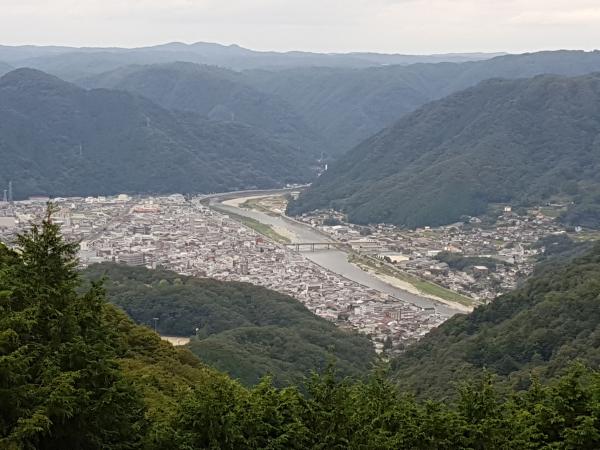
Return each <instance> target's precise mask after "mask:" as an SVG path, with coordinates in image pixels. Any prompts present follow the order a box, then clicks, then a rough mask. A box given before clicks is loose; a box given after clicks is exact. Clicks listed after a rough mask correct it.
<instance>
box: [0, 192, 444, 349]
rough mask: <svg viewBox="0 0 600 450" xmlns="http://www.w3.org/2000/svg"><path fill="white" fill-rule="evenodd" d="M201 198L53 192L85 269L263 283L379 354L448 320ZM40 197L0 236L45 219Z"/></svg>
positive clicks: (9, 207) (6, 210) (10, 208)
mask: <svg viewBox="0 0 600 450" xmlns="http://www.w3.org/2000/svg"><path fill="white" fill-rule="evenodd" d="M201 200H202V199H201V198H192V199H186V198H185V197H184V196H182V195H179V194H176V195H170V196H164V197H130V196H128V195H118V196H114V197H88V198H59V199H54V200H53V203H54V204H55V205H56V206H57V208H58V211H57V212H56V213H55V214H54V215H53V220H54V221H55V222H56V223H59V224H61V226H62V231H63V233H64V235H65V236H66V237H67V238H68V239H71V240H77V241H79V242H80V254H79V257H80V263H81V265H82V266H87V265H90V264H94V263H101V262H106V261H112V262H118V263H123V264H128V265H134V266H136V265H140V266H141V265H143V266H147V267H149V268H159V267H160V268H165V269H169V270H173V271H175V272H178V273H180V274H182V275H191V276H200V277H211V278H215V279H218V280H226V281H240V282H248V283H253V284H257V285H260V286H264V287H267V288H270V289H273V290H276V291H278V292H281V293H284V294H287V295H290V296H292V297H294V298H296V299H297V300H298V301H300V302H301V303H303V304H304V305H305V306H306V307H307V308H308V309H309V310H310V311H312V312H313V313H314V314H316V315H318V316H320V317H323V318H325V319H327V320H330V321H332V322H334V323H336V324H337V325H338V326H340V327H343V328H348V329H352V330H356V331H358V332H360V333H364V334H366V335H368V336H369V337H370V338H371V339H372V341H373V343H374V346H375V349H376V350H377V351H378V352H379V353H382V352H384V353H386V354H393V353H395V352H400V351H402V350H403V349H404V348H405V347H406V345H408V344H410V343H412V342H414V341H416V340H418V339H419V338H420V337H422V336H423V335H425V334H426V333H427V332H428V331H429V330H431V329H432V328H434V327H436V326H438V325H439V324H441V323H442V322H443V321H445V320H446V319H447V318H448V316H447V315H443V314H441V313H440V312H438V311H436V310H435V308H423V307H419V306H416V305H413V304H411V303H408V302H405V301H402V300H400V299H397V298H395V297H393V296H391V295H389V294H387V293H384V292H380V291H377V290H374V289H370V288H368V287H366V286H363V285H361V284H359V283H356V282H353V281H351V280H348V279H346V278H343V277H341V276H339V275H337V274H335V273H332V272H330V271H328V270H326V269H324V268H322V267H321V266H319V265H317V264H316V263H314V262H312V261H310V260H309V259H307V258H305V257H304V256H303V254H302V253H301V252H296V251H294V250H293V249H288V248H286V246H285V245H282V244H280V243H277V242H275V241H273V240H270V239H268V238H266V237H265V236H263V235H261V234H259V233H257V232H256V231H254V230H252V229H251V228H248V227H246V226H245V225H243V224H241V223H240V222H238V221H236V220H234V219H233V218H231V217H229V216H228V215H227V214H224V213H222V212H220V211H215V210H213V209H211V208H209V207H208V206H206V204H205V203H203V202H202V201H201ZM46 201H47V199H45V198H34V199H31V200H29V201H21V202H13V203H5V204H4V207H3V209H2V210H0V216H2V217H0V240H1V241H2V242H7V243H9V244H10V243H11V242H14V239H15V236H16V234H17V233H20V232H23V231H24V230H26V229H27V227H29V226H30V224H31V222H32V221H35V220H39V218H40V217H41V216H42V215H43V213H44V211H45V208H46Z"/></svg>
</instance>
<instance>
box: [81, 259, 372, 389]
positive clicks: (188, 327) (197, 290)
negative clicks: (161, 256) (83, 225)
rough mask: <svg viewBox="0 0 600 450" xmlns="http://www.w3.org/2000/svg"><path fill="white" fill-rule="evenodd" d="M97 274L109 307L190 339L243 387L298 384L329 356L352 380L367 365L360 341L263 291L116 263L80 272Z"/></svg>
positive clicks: (368, 356)
mask: <svg viewBox="0 0 600 450" xmlns="http://www.w3.org/2000/svg"><path fill="white" fill-rule="evenodd" d="M103 276H106V277H107V278H108V279H107V281H106V284H105V288H106V290H107V292H108V296H109V299H110V301H111V302H113V303H114V304H116V305H117V306H119V307H121V308H123V310H124V311H125V312H126V313H127V314H128V315H129V316H130V317H132V318H133V319H134V320H135V321H137V322H138V323H142V324H147V325H153V319H154V318H155V317H157V318H158V322H157V329H158V331H159V332H160V333H162V334H165V335H174V336H195V337H194V338H193V339H192V342H191V343H190V345H189V348H190V350H191V351H192V352H193V353H195V354H196V355H198V357H200V359H201V360H202V361H204V362H206V363H207V364H210V365H212V366H214V367H215V368H217V369H219V370H221V371H225V372H227V373H229V374H230V375H231V376H232V377H234V378H236V379H239V380H240V381H242V382H243V383H244V384H245V385H254V384H256V383H257V382H258V381H259V380H260V379H261V378H262V377H263V376H264V375H266V374H271V375H272V376H273V380H274V383H275V384H276V385H284V384H289V383H298V382H299V381H301V380H302V379H303V377H304V376H306V375H308V374H309V373H310V371H311V370H315V369H317V370H322V369H324V368H325V367H326V365H327V363H328V362H329V360H330V359H331V358H333V359H334V361H335V363H336V366H337V367H338V369H339V370H340V372H341V374H342V375H344V376H355V377H358V376H363V375H365V374H366V373H367V372H368V371H369V369H370V368H371V364H372V363H373V362H374V360H375V352H374V350H373V346H372V344H371V342H370V341H369V339H368V338H367V337H365V336H363V335H358V334H357V333H353V332H350V331H343V330H340V329H339V328H338V327H336V326H335V325H334V324H332V323H330V322H328V321H326V320H324V319H321V318H319V317H317V316H315V315H314V314H312V313H311V312H310V311H308V310H307V309H306V308H305V307H304V306H303V305H302V304H301V303H299V302H298V301H297V300H295V299H293V298H291V297H289V296H286V295H283V294H279V293H277V292H275V291H271V290H269V289H265V288H262V287H258V286H253V285H251V284H248V283H235V282H221V281H216V280H211V279H201V278H194V277H185V276H181V275H178V274H176V273H174V272H170V271H166V270H148V269H146V268H143V267H142V268H140V267H128V266H125V265H118V264H100V265H94V266H92V267H90V268H88V269H87V270H86V271H85V277H86V278H88V279H90V280H98V279H101V278H102V277H103ZM196 329H198V330H197V331H196Z"/></svg>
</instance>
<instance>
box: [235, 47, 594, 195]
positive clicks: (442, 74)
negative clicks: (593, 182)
mask: <svg viewBox="0 0 600 450" xmlns="http://www.w3.org/2000/svg"><path fill="white" fill-rule="evenodd" d="M599 70H600V54H599V53H598V52H582V51H556V52H537V53H528V54H523V55H507V56H500V57H497V58H492V59H488V60H485V61H476V62H466V63H461V64H453V63H447V62H442V63H439V64H411V65H394V64H390V65H386V66H381V67H369V68H364V69H354V68H353V69H348V68H334V67H311V68H307V67H302V68H297V69H290V70H277V71H266V70H255V71H250V72H246V73H245V76H246V79H247V82H248V83H249V84H251V85H252V86H254V87H256V88H257V89H259V90H261V91H263V92H267V93H270V94H275V95H277V96H279V97H281V98H283V99H284V100H286V101H287V102H288V103H289V104H291V105H292V106H293V107H294V108H295V109H296V110H297V111H298V112H299V113H300V114H301V115H302V116H303V117H305V120H306V121H307V123H308V125H309V126H310V127H311V128H312V129H314V130H316V131H317V132H318V133H320V134H321V135H323V136H325V138H326V139H327V140H328V141H329V142H330V146H329V148H328V153H330V154H331V155H333V156H340V155H342V154H343V153H345V152H347V151H348V150H350V149H352V148H353V147H355V146H357V145H359V144H360V143H361V142H363V141H364V140H366V139H368V138H369V137H370V136H373V135H374V134H376V133H378V132H379V131H381V130H382V129H383V128H385V127H389V126H391V125H393V124H394V123H395V122H396V121H398V120H399V119H400V118H401V117H402V116H404V115H406V114H409V113H412V112H413V111H415V110H416V109H418V108H419V107H421V106H423V105H424V104H426V103H428V102H430V101H432V100H435V99H440V98H443V97H445V96H447V95H449V94H452V93H455V92H458V91H460V90H462V89H466V88H468V87H471V86H474V85H476V84H477V83H479V82H481V81H483V80H487V79H490V78H508V79H515V78H527V77H533V76H536V75H541V74H556V75H566V76H575V75H583V74H587V73H591V72H597V71H599ZM443 128H444V126H443V124H440V130H441V129H443ZM434 134H435V130H434ZM428 137H431V136H429V135H428V136H425V138H428ZM366 148H367V147H366V146H365V145H363V146H361V149H362V151H364V152H365V153H368V152H366V151H365V150H366ZM497 148H498V149H499V150H500V149H501V147H497ZM415 150H419V149H418V148H417V149H415ZM330 168H332V169H333V164H332V165H331V166H330ZM458 176H459V175H458V174H457V177H458ZM349 179H352V178H351V177H349ZM426 187H427V185H426V184H425V185H424V188H426ZM419 206H422V205H419ZM440 206H443V203H441V202H440Z"/></svg>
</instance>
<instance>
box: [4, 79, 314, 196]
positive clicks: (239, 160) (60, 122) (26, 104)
mask: <svg viewBox="0 0 600 450" xmlns="http://www.w3.org/2000/svg"><path fill="white" fill-rule="evenodd" d="M0 159H1V160H2V164H1V165H0V185H7V183H8V180H13V182H14V189H15V191H14V192H15V198H22V197H24V196H27V195H31V194H48V195H54V196H68V195H99V194H102V195H109V194H114V193H118V192H162V193H173V192H183V193H186V192H211V191H226V190H235V189H237V188H252V187H258V188H267V187H276V186H281V185H283V184H285V183H288V182H299V181H305V180H307V179H309V178H310V176H311V174H312V173H311V170H310V169H309V167H310V165H311V164H312V159H311V158H310V157H309V156H307V155H304V154H302V153H301V152H298V150H297V149H295V148H292V147H289V146H287V145H285V144H282V143H281V142H279V141H276V140H274V139H272V138H270V137H269V136H268V135H267V134H266V133H264V132H262V131H261V130H257V129H256V128H253V127H250V126H248V125H243V124H236V123H223V122H215V121H211V120H207V119H205V118H202V117H200V116H198V115H196V114H193V113H177V112H173V111H168V110H166V109H164V108H162V107H160V106H158V105H156V104H155V103H152V102H151V101H150V100H146V99H144V98H142V97H139V96H135V95H133V94H130V93H127V92H122V91H111V90H106V89H96V90H84V89H82V88H79V87H77V86H75V85H73V84H70V83H67V82H64V81H62V80H59V79H58V78H55V77H53V76H50V75H47V74H45V73H43V72H39V71H36V70H32V69H19V70H15V71H12V72H9V73H8V74H6V75H4V76H3V77H2V78H0Z"/></svg>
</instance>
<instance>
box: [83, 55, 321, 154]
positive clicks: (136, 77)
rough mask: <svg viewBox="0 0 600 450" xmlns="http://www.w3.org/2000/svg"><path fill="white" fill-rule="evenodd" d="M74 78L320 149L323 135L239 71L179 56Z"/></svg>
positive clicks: (301, 146) (309, 149) (312, 149)
mask: <svg viewBox="0 0 600 450" xmlns="http://www.w3.org/2000/svg"><path fill="white" fill-rule="evenodd" d="M79 84H80V85H83V86H85V87H87V88H107V89H118V90H124V91H129V92H132V93H135V94H139V95H142V96H144V97H146V98H148V99H150V100H152V101H153V102H156V103H158V104H159V105H161V106H163V107H164V108H168V109H170V110H179V111H191V112H194V113H198V114H200V115H202V116H204V117H208V118H210V119H212V120H221V121H227V122H240V123H245V124H248V125H251V126H253V127H257V128H259V129H261V130H263V131H265V132H266V133H269V134H270V135H271V136H273V137H275V138H277V139H278V140H280V141H281V142H284V143H286V144H289V145H291V146H293V147H295V148H298V149H299V151H302V152H303V153H306V154H309V155H312V156H314V158H315V160H316V158H317V157H318V156H319V154H320V153H319V152H320V151H321V150H323V148H322V147H323V145H324V144H323V142H322V139H321V138H319V137H318V136H317V135H316V134H315V133H314V132H313V131H312V130H311V129H310V128H309V127H308V125H307V124H306V123H305V121H304V119H303V118H302V117H301V116H300V115H299V114H298V113H296V112H295V111H294V110H293V108H292V107H291V105H289V104H287V103H286V102H284V101H282V100H280V99H279V98H278V97H276V96H274V95H270V94H267V93H263V92H259V91H257V90H256V89H253V88H252V87H250V86H247V85H246V84H244V83H243V75H242V74H240V73H238V72H233V71H231V70H227V69H223V68H221V67H216V66H201V65H198V64H192V63H183V62H176V63H170V64H155V65H149V66H127V67H122V68H119V69H116V70H114V71H110V72H107V73H104V74H100V75H97V76H94V77H90V78H87V79H85V80H80V81H79Z"/></svg>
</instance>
